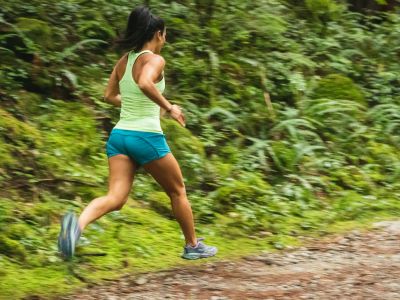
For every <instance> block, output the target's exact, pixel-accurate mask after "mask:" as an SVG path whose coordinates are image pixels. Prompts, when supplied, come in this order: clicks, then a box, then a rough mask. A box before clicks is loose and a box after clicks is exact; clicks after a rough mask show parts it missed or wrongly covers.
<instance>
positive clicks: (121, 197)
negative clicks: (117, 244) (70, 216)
mask: <svg viewBox="0 0 400 300" xmlns="http://www.w3.org/2000/svg"><path fill="white" fill-rule="evenodd" d="M108 165H109V169H110V176H109V180H108V193H107V195H105V196H102V197H99V198H96V199H94V200H92V202H90V203H89V205H88V206H86V208H85V209H84V210H83V212H82V213H81V215H80V216H79V221H78V223H79V228H80V229H81V231H83V230H84V229H85V227H86V226H87V225H88V224H90V223H92V222H93V221H95V220H97V219H98V218H100V217H101V216H103V215H105V214H107V213H108V212H110V211H114V210H119V209H121V208H122V207H123V206H124V204H125V203H126V201H127V200H128V196H129V192H130V190H131V187H132V183H133V179H134V176H135V172H136V164H135V162H134V161H132V160H131V159H130V158H129V157H128V156H126V155H123V154H118V155H115V156H112V157H110V158H109V159H108Z"/></svg>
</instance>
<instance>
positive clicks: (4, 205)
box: [0, 0, 400, 298]
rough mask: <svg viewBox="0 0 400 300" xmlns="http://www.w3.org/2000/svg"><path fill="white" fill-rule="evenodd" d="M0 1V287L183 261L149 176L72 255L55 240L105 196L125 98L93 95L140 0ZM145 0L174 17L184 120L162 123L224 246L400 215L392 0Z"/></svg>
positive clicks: (170, 67)
mask: <svg viewBox="0 0 400 300" xmlns="http://www.w3.org/2000/svg"><path fill="white" fill-rule="evenodd" d="M1 2H2V3H1V5H0V7H1V11H0V24H1V26H0V57H1V65H0V78H1V85H0V186H1V189H0V298H1V297H5V298H7V296H9V295H11V293H12V295H13V296H14V297H15V298H19V297H23V296H24V295H28V294H31V295H32V294H37V295H46V294H55V293H64V292H66V291H68V290H70V289H71V288H73V287H76V286H79V285H80V284H82V282H91V281H97V280H99V279H102V278H106V277H107V278H109V277H112V276H118V275H121V272H122V273H123V272H132V271H143V270H149V269H154V268H163V267H168V266H170V265H172V264H176V263H178V260H179V254H180V253H179V251H180V250H181V248H180V247H181V246H182V245H183V239H182V236H181V234H180V232H179V229H178V225H177V224H176V223H175V221H174V220H173V217H172V216H171V211H170V209H169V199H168V197H167V196H166V195H165V194H164V193H163V191H162V190H161V188H160V187H159V186H158V185H157V184H156V183H155V182H154V180H153V179H152V178H151V177H150V176H149V175H148V174H146V173H144V172H143V171H140V172H139V174H138V175H137V176H136V178H135V183H134V188H133V191H132V194H131V200H130V201H129V203H128V204H127V205H126V206H125V207H124V208H123V210H122V211H120V212H113V213H111V214H109V215H107V216H106V217H104V218H102V219H101V220H99V221H97V222H96V223H94V224H92V225H90V226H89V228H88V230H87V232H85V233H84V236H83V239H82V245H83V247H81V248H80V249H78V256H77V258H76V261H75V262H72V263H69V264H66V263H64V262H63V261H62V260H61V259H60V258H59V257H58V256H57V252H56V251H57V248H56V239H57V234H58V230H59V218H60V216H61V215H62V214H64V213H65V212H66V210H68V209H72V210H75V211H76V212H80V211H81V209H82V208H83V207H84V206H85V205H86V204H87V203H88V202H89V201H90V200H91V199H92V198H94V197H97V196H99V195H101V194H103V193H105V192H106V191H107V172H108V170H107V159H106V155H105V142H106V139H107V136H108V133H109V132H110V130H111V129H112V126H113V125H114V124H115V122H116V121H117V120H118V113H119V111H118V109H116V108H114V107H111V106H110V105H108V104H106V103H104V102H102V100H101V99H102V94H103V91H104V88H105V84H106V81H107V79H108V76H109V74H110V73H111V70H112V68H113V66H114V64H115V63H116V61H117V60H118V58H119V57H120V56H121V55H122V53H120V52H118V51H117V50H115V49H114V48H113V47H112V45H113V41H114V40H115V38H116V36H117V35H118V34H119V33H120V32H121V31H122V30H123V29H124V27H125V22H126V19H127V16H128V14H129V12H130V10H131V9H132V8H133V7H134V6H135V5H137V4H139V2H138V1H127V0H107V1H105V0H92V1H83V0H67V1H58V2H54V1H37V0H32V1H28V2H27V1H20V0H15V1H11V2H10V1H1ZM147 4H149V5H150V6H151V8H152V9H153V11H154V13H156V14H159V15H160V16H162V17H163V18H164V19H165V21H166V23H167V30H168V33H167V40H168V44H167V45H166V47H165V48H164V50H163V53H162V54H163V56H164V57H165V58H166V61H167V67H166V70H165V72H166V79H167V90H166V96H167V98H168V99H170V100H171V101H172V102H174V103H178V104H180V105H181V106H182V107H184V109H185V112H186V116H187V127H186V128H182V127H180V126H179V125H178V123H176V122H175V121H173V120H171V119H163V120H162V126H163V128H164V131H165V134H166V136H167V140H168V143H169V145H170V146H171V149H172V151H173V153H174V155H175V156H176V157H177V159H178V161H179V163H180V165H181V168H182V170H183V173H184V177H185V182H186V187H187V190H188V195H189V200H190V201H191V203H192V207H193V210H194V212H195V215H196V220H197V224H198V225H197V226H198V232H199V235H205V236H206V237H207V240H208V241H209V242H210V243H214V244H216V245H218V246H219V247H220V249H221V250H220V251H221V256H223V255H224V253H225V255H227V254H232V253H233V252H235V251H236V252H235V253H238V251H240V249H238V247H237V245H239V244H240V245H242V247H244V248H246V247H247V248H246V249H242V250H243V251H247V250H249V249H253V248H254V247H255V248H257V247H258V248H260V247H261V248H262V247H264V248H265V247H274V248H277V249H281V248H284V247H285V246H286V245H289V244H292V243H296V237H297V236H299V235H301V234H305V232H307V231H310V232H317V233H319V234H324V233H326V232H327V231H329V228H332V227H333V226H334V224H337V223H338V222H343V221H349V220H366V219H369V218H372V217H375V216H384V217H389V216H398V215H400V212H399V207H400V204H399V201H398V197H399V196H400V183H399V182H400V181H399V179H400V154H399V146H400V79H399V78H400V63H399V62H400V38H399V36H400V14H399V12H400V11H399V9H398V6H397V4H398V2H397V1H383V0H380V1H352V2H345V1H342V2H339V1H333V0H306V1H297V0H257V1H241V0H234V1H225V0H207V1H190V0H187V1H186V0H181V1H158V0H157V1H147ZM370 9H372V10H370ZM243 245H247V246H243ZM171 249H174V252H172V253H171ZM175 250H176V253H175ZM77 262H78V263H79V264H76V263H77ZM71 264H73V266H74V267H73V268H71ZM16 287H18V291H16V290H15V288H16Z"/></svg>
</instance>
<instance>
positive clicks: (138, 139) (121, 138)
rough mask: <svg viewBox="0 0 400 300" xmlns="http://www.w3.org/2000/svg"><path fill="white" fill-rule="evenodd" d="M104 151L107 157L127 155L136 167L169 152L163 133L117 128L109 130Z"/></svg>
mask: <svg viewBox="0 0 400 300" xmlns="http://www.w3.org/2000/svg"><path fill="white" fill-rule="evenodd" d="M106 151H107V156H108V158H110V157H112V156H114V155H118V154H124V155H127V156H129V157H130V158H131V159H132V160H134V161H135V162H136V163H137V166H138V167H140V166H141V165H143V164H145V163H148V162H151V161H153V160H155V159H159V158H162V157H164V156H165V155H167V154H168V153H169V152H171V150H170V148H169V146H168V144H167V141H166V139H165V135H164V134H163V133H157V132H146V131H136V130H125V129H118V128H114V129H113V130H112V131H111V134H110V137H109V138H108V141H107V145H106Z"/></svg>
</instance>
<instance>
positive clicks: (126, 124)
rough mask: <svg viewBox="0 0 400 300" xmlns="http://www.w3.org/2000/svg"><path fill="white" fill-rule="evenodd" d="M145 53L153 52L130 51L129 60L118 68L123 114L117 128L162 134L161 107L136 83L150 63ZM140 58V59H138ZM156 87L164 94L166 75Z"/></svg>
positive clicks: (121, 63)
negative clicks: (146, 65)
mask: <svg viewBox="0 0 400 300" xmlns="http://www.w3.org/2000/svg"><path fill="white" fill-rule="evenodd" d="M145 53H152V52H151V51H150V50H144V51H141V52H138V53H135V52H133V51H130V52H129V53H128V54H127V60H126V59H125V61H126V63H123V61H124V59H122V60H121V61H120V63H119V64H118V66H117V73H119V74H120V78H121V79H120V81H119V90H120V94H121V113H120V120H119V122H118V123H117V124H116V125H115V128H119V129H128V130H139V131H148V132H160V133H162V132H163V131H162V128H161V124H160V106H159V105H157V104H156V103H154V101H152V100H151V99H149V98H148V97H147V96H146V95H145V94H144V93H143V92H142V90H141V89H140V88H139V86H138V84H137V81H135V78H136V80H138V78H139V76H140V73H141V70H142V69H143V65H144V64H146V63H147V61H148V58H146V57H145V56H147V55H143V54H145ZM142 56H144V57H142ZM139 57H140V59H138V58H139ZM124 65H125V66H124ZM121 75H122V76H121ZM155 86H156V88H157V89H158V90H159V91H160V93H163V92H164V89H165V79H164V75H162V79H161V81H158V82H157V83H155Z"/></svg>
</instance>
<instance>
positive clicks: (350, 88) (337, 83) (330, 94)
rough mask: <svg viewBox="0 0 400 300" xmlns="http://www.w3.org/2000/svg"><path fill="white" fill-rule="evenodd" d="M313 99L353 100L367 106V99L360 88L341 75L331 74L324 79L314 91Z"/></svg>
mask: <svg viewBox="0 0 400 300" xmlns="http://www.w3.org/2000/svg"><path fill="white" fill-rule="evenodd" d="M311 98H313V99H319V98H330V99H332V98H333V99H342V100H352V101H355V102H357V103H359V104H362V105H366V100H365V97H364V95H363V93H362V91H361V90H360V88H359V87H358V86H357V85H355V84H354V82H353V81H352V80H351V79H350V78H347V77H345V76H342V75H339V74H329V75H327V76H325V77H324V78H322V79H321V80H320V81H319V82H318V85H317V87H316V88H315V90H314V91H313V93H312V95H311Z"/></svg>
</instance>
